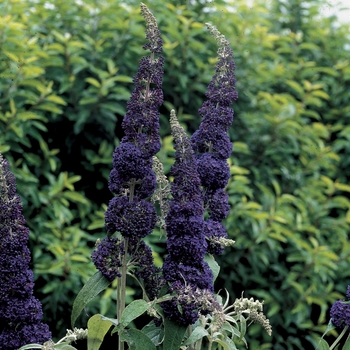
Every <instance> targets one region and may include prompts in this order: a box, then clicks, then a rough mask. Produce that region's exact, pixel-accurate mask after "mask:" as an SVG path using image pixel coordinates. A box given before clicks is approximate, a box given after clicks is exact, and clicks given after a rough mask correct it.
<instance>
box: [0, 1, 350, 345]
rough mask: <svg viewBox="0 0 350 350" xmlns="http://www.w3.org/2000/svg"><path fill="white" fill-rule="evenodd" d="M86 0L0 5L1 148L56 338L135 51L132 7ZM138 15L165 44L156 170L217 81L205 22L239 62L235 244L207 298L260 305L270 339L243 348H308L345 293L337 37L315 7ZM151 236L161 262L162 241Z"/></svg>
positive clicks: (349, 94) (349, 73) (174, 8)
mask: <svg viewBox="0 0 350 350" xmlns="http://www.w3.org/2000/svg"><path fill="white" fill-rule="evenodd" d="M95 3H96V2H95V1H93V0H84V1H78V0H76V1H73V0H69V1H67V0H52V1H43V0H37V1H33V0H26V1H22V0H5V1H2V2H1V3H0V14H1V16H0V152H1V153H3V154H4V156H5V157H6V158H7V159H8V160H9V161H10V164H11V168H12V170H13V172H14V173H15V176H16V178H17V182H18V192H19V194H20V195H21V197H22V200H23V208H24V215H25V217H26V218H27V222H28V225H29V227H30V229H31V236H30V244H31V249H32V252H33V269H34V273H35V276H36V279H37V280H36V288H37V295H38V296H39V298H40V299H41V300H42V302H43V305H44V313H45V321H47V322H49V323H50V326H51V329H52V330H53V333H54V336H55V337H56V336H58V335H59V334H60V332H64V331H65V329H66V328H67V327H68V324H69V312H67V310H70V308H71V305H72V302H73V300H74V297H75V295H76V294H77V292H78V291H79V290H80V288H81V287H82V285H83V283H84V282H85V281H86V280H87V279H88V278H89V277H90V276H91V275H92V274H93V273H94V272H95V268H94V266H93V265H92V264H91V262H90V254H91V251H92V249H93V246H94V242H95V240H96V239H97V238H98V237H103V236H104V235H105V233H104V229H103V221H104V220H103V218H104V216H103V213H104V210H105V209H106V205H107V204H108V201H109V200H110V199H111V198H112V195H111V194H110V193H109V191H108V188H107V180H108V175H109V171H110V169H111V156H112V152H113V149H114V147H115V146H116V145H117V144H118V142H119V139H120V138H121V137H122V136H123V134H122V130H121V121H122V118H123V115H124V114H125V111H126V102H127V101H128V99H129V97H130V94H131V91H132V88H133V87H132V76H133V75H134V74H135V73H136V70H137V65H138V61H139V59H140V58H141V57H142V55H143V54H144V51H143V50H142V45H143V44H144V41H145V39H144V28H145V27H144V22H143V19H142V17H141V15H140V13H139V9H138V7H139V2H138V1H132V0H128V1H119V0H113V1H112V0H105V1H103V2H101V4H100V5H99V6H96V4H95ZM146 4H147V6H148V7H149V8H150V9H151V11H152V12H153V13H154V14H155V16H156V18H157V21H158V24H159V27H160V29H161V32H162V36H163V40H164V56H165V76H164V89H163V90H164V97H165V102H164V106H163V107H162V110H161V113H162V116H161V135H162V140H163V149H162V151H161V152H160V154H159V157H160V159H161V160H162V161H163V162H164V164H165V169H166V171H168V170H169V168H170V165H171V163H172V160H171V156H172V155H173V149H172V145H171V137H170V136H169V126H168V123H167V120H168V115H169V111H170V109H171V108H175V109H176V110H177V111H178V116H179V119H180V121H181V122H182V124H183V125H186V127H187V130H188V131H189V133H192V132H193V131H194V130H196V128H197V127H198V125H199V122H200V118H199V116H198V113H197V111H198V109H199V108H200V106H201V104H202V102H203V99H204V93H205V90H206V87H207V84H208V83H209V81H210V78H211V76H212V74H213V73H214V64H215V57H216V45H215V42H214V40H213V39H212V38H211V37H210V35H209V33H208V32H207V31H206V30H205V27H204V23H205V22H211V23H213V24H214V25H216V26H217V27H218V29H219V30H220V31H221V32H222V33H223V34H224V35H225V36H226V37H227V38H228V39H229V41H230V42H231V43H232V48H233V50H234V53H235V57H236V59H235V62H236V67H237V70H236V76H237V90H238V92H239V100H238V101H237V103H235V105H234V106H233V107H234V109H235V120H234V124H233V126H232V128H231V130H230V136H231V139H232V141H233V142H234V151H233V154H232V157H231V159H230V165H231V172H232V176H231V179H230V182H229V185H228V187H227V191H228V193H229V194H230V203H231V212H230V215H229V217H228V218H227V220H226V223H225V224H226V226H227V229H228V232H229V235H230V237H231V238H232V239H235V240H236V244H235V245H234V246H233V247H232V248H231V249H227V250H226V252H225V254H224V255H223V256H222V257H220V258H219V262H220V264H221V266H222V270H221V274H220V277H219V279H218V281H217V286H216V287H217V290H219V289H220V288H227V289H228V290H229V292H230V293H231V295H232V297H233V298H234V297H239V296H240V295H241V292H242V291H243V290H244V294H245V296H249V297H250V296H253V297H256V298H259V299H260V300H261V299H264V300H265V310H266V312H267V315H268V317H269V318H270V321H271V323H272V326H273V330H274V333H273V337H272V339H270V338H269V337H268V336H266V335H264V334H263V332H262V331H261V330H260V328H259V327H255V326H253V327H251V328H250V331H249V335H248V340H249V344H250V348H251V349H258V348H259V345H260V346H261V347H260V348H261V349H268V348H271V349H275V350H279V349H303V348H307V347H308V346H311V345H310V344H313V345H314V344H315V343H316V341H317V337H318V335H319V334H321V333H322V332H323V331H324V330H325V328H326V324H327V323H328V320H329V312H328V310H329V307H330V305H331V304H332V303H333V302H334V301H335V300H336V299H341V298H344V294H345V291H346V287H347V284H348V283H349V282H348V281H349V263H350V244H349V239H348V232H349V225H350V200H349V193H350V186H349V185H348V181H349V178H350V167H349V165H350V126H349V125H350V123H349V121H350V105H349V102H348V101H349V99H350V59H349V57H350V52H349V51H350V47H349V39H350V27H349V25H347V26H346V25H339V23H337V21H336V20H335V18H321V17H320V16H319V9H320V6H321V5H323V6H324V5H325V2H324V1H322V2H318V1H314V0H307V1H300V0H292V1H288V2H287V1H282V0H272V1H271V2H268V3H267V2H266V1H262V0H261V1H259V0H257V1H255V2H254V4H253V5H250V6H249V5H247V4H246V1H244V0H235V1H231V0H228V1H222V0H218V1H215V2H211V1H202V2H199V1H193V2H192V1H188V2H184V1H171V2H169V1H168V2H163V1H162V0H150V1H148V2H147V3H146ZM148 240H149V243H150V244H152V245H153V247H154V249H155V252H156V253H155V258H156V262H157V264H161V258H160V255H159V254H160V253H161V252H162V251H164V244H162V241H161V240H159V234H158V233H157V232H155V234H154V235H152V236H151V237H150V238H148ZM134 293H135V291H134V290H133V288H132V287H131V288H130V289H129V290H128V295H129V299H130V300H132V295H133V294H134ZM114 300H115V292H114V290H113V289H112V288H111V289H107V290H106V292H105V293H104V295H103V297H102V299H101V301H100V302H96V303H92V305H91V306H90V308H89V309H87V310H86V314H88V315H90V316H91V315H92V314H93V313H94V312H97V311H98V312H101V313H103V314H106V315H107V316H108V315H114V311H113V310H114V306H113V304H114ZM335 334H336V333H333V335H335Z"/></svg>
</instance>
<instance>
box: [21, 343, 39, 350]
mask: <svg viewBox="0 0 350 350" xmlns="http://www.w3.org/2000/svg"><path fill="white" fill-rule="evenodd" d="M42 348H43V346H42V345H40V344H28V345H24V346H22V347H20V348H19V349H18V350H27V349H42Z"/></svg>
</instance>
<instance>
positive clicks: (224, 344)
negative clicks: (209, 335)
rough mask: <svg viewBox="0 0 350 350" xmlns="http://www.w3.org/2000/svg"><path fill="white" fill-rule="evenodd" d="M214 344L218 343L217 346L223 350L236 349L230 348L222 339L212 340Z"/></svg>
mask: <svg viewBox="0 0 350 350" xmlns="http://www.w3.org/2000/svg"><path fill="white" fill-rule="evenodd" d="M214 342H216V343H218V344H220V345H221V346H222V347H223V348H224V350H232V349H236V348H232V347H231V344H228V343H227V342H226V341H225V340H223V339H219V338H218V339H214Z"/></svg>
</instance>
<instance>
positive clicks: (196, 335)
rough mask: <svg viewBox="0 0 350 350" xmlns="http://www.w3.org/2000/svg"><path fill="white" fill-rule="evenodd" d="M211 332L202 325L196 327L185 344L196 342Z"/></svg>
mask: <svg viewBox="0 0 350 350" xmlns="http://www.w3.org/2000/svg"><path fill="white" fill-rule="evenodd" d="M208 334H209V333H208V331H207V330H206V329H204V328H203V327H201V326H198V327H196V328H195V329H194V330H193V332H192V334H191V335H190V336H189V337H188V339H187V340H186V341H185V342H184V345H190V344H194V343H195V342H196V341H197V340H199V339H202V338H203V337H205V336H207V335H208Z"/></svg>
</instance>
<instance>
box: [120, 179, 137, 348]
mask: <svg viewBox="0 0 350 350" xmlns="http://www.w3.org/2000/svg"><path fill="white" fill-rule="evenodd" d="M135 184H136V180H135V179H132V180H131V183H130V187H129V190H130V192H129V193H130V195H129V202H132V201H133V200H134V191H135ZM128 245H129V238H127V237H124V255H123V258H122V267H121V270H120V273H121V275H122V277H121V278H120V279H119V281H118V282H119V283H118V288H117V297H118V298H117V318H118V320H119V321H120V320H121V317H122V314H123V311H124V309H125V290H126V273H127V270H128V269H127V263H128ZM118 350H124V342H123V341H121V340H120V336H119V337H118Z"/></svg>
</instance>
